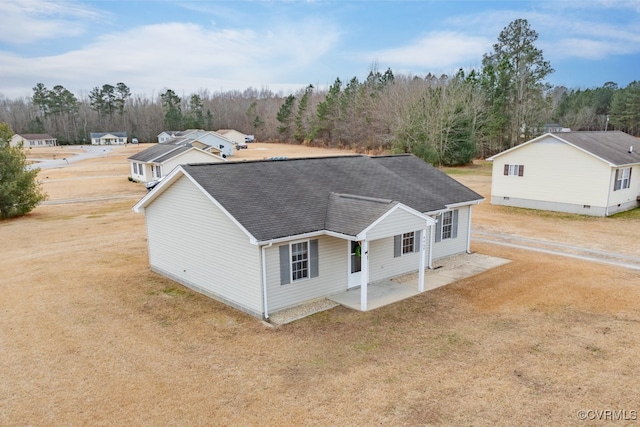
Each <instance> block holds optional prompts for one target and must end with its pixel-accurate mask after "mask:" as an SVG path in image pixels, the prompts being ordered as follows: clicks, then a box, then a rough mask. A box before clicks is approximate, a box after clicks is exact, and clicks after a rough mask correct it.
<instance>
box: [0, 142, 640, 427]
mask: <svg viewBox="0 0 640 427" xmlns="http://www.w3.org/2000/svg"><path fill="white" fill-rule="evenodd" d="M265 145H266V144H265ZM144 147H145V146H144V145H141V146H131V145H129V146H126V147H119V148H117V149H115V150H114V151H112V152H111V153H110V154H109V155H105V156H103V157H99V158H95V159H91V160H86V161H82V162H78V163H76V164H72V165H71V166H69V167H66V168H60V169H49V170H43V171H41V172H40V178H41V179H42V181H43V182H44V188H45V190H46V191H47V192H48V193H49V195H50V199H49V201H48V202H49V203H52V204H45V205H41V206H39V207H38V208H37V209H35V210H34V211H33V212H32V213H31V214H29V215H28V216H26V217H23V218H18V219H13V220H9V221H3V222H0V237H1V241H2V242H3V243H4V246H5V251H4V253H3V257H2V260H1V261H0V291H1V294H0V348H1V349H2V351H0V378H2V381H0V425H3V426H4V425H6V426H25V425H33V426H45V425H46V426H53V425H55V426H59V425H79V426H101V425H104V426H107V425H108V426H120V425H122V426H132V425H135V426H159V425H175V426H196V425H330V426H336V425H340V426H349V425H399V426H414V425H452V426H459V425H474V426H489V425H510V426H511V425H522V426H527V425H530V426H539V425H554V426H555V425H558V426H559V425H562V426H571V425H576V426H584V425H602V424H605V422H603V421H602V420H603V419H604V418H600V419H598V417H599V416H600V417H604V415H603V414H602V411H606V410H610V411H626V412H616V413H615V414H616V416H617V417H625V418H626V421H616V422H613V421H609V422H607V423H606V424H607V425H637V424H638V423H640V421H636V420H635V419H634V418H637V412H635V411H640V403H639V400H638V396H640V384H639V383H638V381H637V379H638V378H640V357H638V355H639V354H640V274H639V273H638V272H637V271H632V270H626V269H622V268H614V267H610V266H606V265H602V264H596V263H590V262H585V261H578V260H571V259H568V258H564V257H558V256H551V255H545V254H540V253H535V252H530V251H522V250H514V249H509V248H505V247H501V246H495V245H490V244H480V243H473V244H472V249H473V250H474V251H477V252H480V253H484V254H488V255H493V256H498V257H503V258H508V259H511V260H512V262H511V263H509V264H507V265H505V266H502V267H499V268H496V269H493V270H490V271H487V272H485V273H483V274H480V275H477V276H475V277H471V278H469V279H465V280H463V281H460V282H457V283H455V284H452V285H448V286H445V287H442V288H438V289H436V290H433V291H429V292H426V293H423V294H421V295H419V296H417V297H414V298H411V299H409V300H405V301H402V302H400V303H397V304H394V305H391V306H387V307H384V308H381V309H378V310H375V311H371V312H366V313H361V312H355V311H350V310H347V309H345V308H341V307H338V308H335V309H332V310H330V311H327V312H322V313H318V314H316V315H313V316H310V317H307V318H305V319H302V320H299V321H296V322H294V323H291V324H288V325H285V326H281V327H278V328H271V327H268V326H265V325H264V324H262V322H260V321H259V320H257V319H254V318H252V317H249V316H247V315H245V314H243V313H240V312H238V311H236V310H234V309H231V308H228V307H226V306H224V305H223V304H220V303H218V302H216V301H213V300H211V299H209V298H206V297H204V296H202V295H199V294H197V293H194V292H192V291H190V290H189V289H186V288H184V287H182V286H180V285H177V284H175V283H173V282H171V281H170V280H167V279H164V278H162V277H160V276H158V275H157V274H154V273H152V272H150V271H149V267H148V264H147V249H146V233H145V224H144V216H143V215H139V214H135V213H133V212H132V211H131V207H132V206H133V204H134V203H135V202H136V201H137V200H138V199H139V198H140V197H142V196H143V195H144V194H145V193H146V190H145V189H144V186H143V185H142V184H136V183H131V182H129V181H128V180H127V176H128V175H129V166H128V162H127V161H126V157H128V156H129V155H131V154H133V153H134V152H136V151H138V150H141V149H143V148H144ZM258 148H267V150H258ZM289 150H291V151H289ZM294 150H295V151H294ZM267 153H268V154H267ZM305 153H309V154H308V155H322V154H323V153H325V152H324V151H322V150H321V149H309V151H306V150H305V147H290V146H284V147H281V146H278V145H268V146H265V147H263V146H262V145H258V144H256V145H254V144H250V145H249V149H248V150H242V151H241V153H240V154H239V155H238V160H241V158H242V157H244V158H251V156H255V157H253V158H264V157H273V156H284V155H287V156H289V157H294V156H297V155H305ZM341 153H342V152H341ZM451 173H452V176H453V177H455V178H456V179H458V180H460V181H461V182H463V183H465V184H466V185H468V186H470V187H471V188H473V189H474V190H476V191H478V192H480V193H481V194H483V195H485V197H487V199H488V197H489V186H490V176H489V174H487V168H486V166H483V165H482V164H478V165H476V166H475V167H474V168H465V169H460V170H458V171H453V172H451ZM107 196H113V198H112V199H105V198H106V197H107ZM98 198H102V199H105V200H98ZM77 199H82V200H86V201H85V202H83V203H70V202H69V201H73V200H77ZM61 201H62V202H64V201H66V203H60V204H53V203H55V202H61ZM474 226H475V227H477V228H478V229H480V230H485V231H491V232H501V233H513V234H517V235H520V236H523V237H533V238H536V239H547V240H550V241H558V242H563V243H570V244H574V245H582V246H586V247H591V248H597V249H602V250H608V251H615V252H620V253H626V254H630V255H635V256H640V243H639V242H638V240H640V239H638V236H640V221H638V220H637V219H633V218H606V219H605V218H588V217H580V216H572V215H563V214H552V213H539V212H533V211H526V210H518V209H508V208H501V207H495V206H491V205H490V204H489V203H488V202H485V203H483V204H481V205H480V206H477V207H476V208H474ZM580 410H584V411H592V412H587V413H586V415H587V416H588V417H589V418H590V419H591V420H587V421H582V420H581V419H580V418H579V416H578V411H580ZM596 411H600V412H599V413H600V415H598V413H597V412H596Z"/></svg>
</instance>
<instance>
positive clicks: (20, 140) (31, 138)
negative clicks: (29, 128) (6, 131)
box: [9, 133, 58, 148]
mask: <svg viewBox="0 0 640 427" xmlns="http://www.w3.org/2000/svg"><path fill="white" fill-rule="evenodd" d="M21 144H22V147H23V148H35V147H55V146H56V145H58V140H57V139H56V138H54V137H52V136H51V135H49V134H48V133H23V134H17V133H16V134H15V135H13V136H12V137H11V139H10V140H9V145H10V146H11V147H17V146H18V145H21Z"/></svg>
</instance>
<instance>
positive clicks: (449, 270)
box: [328, 253, 510, 311]
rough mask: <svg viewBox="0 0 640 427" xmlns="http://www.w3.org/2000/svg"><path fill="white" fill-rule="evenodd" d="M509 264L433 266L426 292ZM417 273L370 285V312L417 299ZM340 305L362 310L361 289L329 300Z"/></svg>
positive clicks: (480, 260) (487, 260)
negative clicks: (405, 300)
mask: <svg viewBox="0 0 640 427" xmlns="http://www.w3.org/2000/svg"><path fill="white" fill-rule="evenodd" d="M508 262H510V261H509V260H507V259H503V258H496V257H491V256H488V255H482V254H477V253H474V254H462V255H456V256H453V257H449V258H445V259H443V260H438V261H435V262H434V266H433V267H434V268H433V269H431V270H429V269H427V270H425V275H424V290H425V291H429V290H432V289H436V288H439V287H440V286H444V285H448V284H450V283H453V282H457V281H458V280H462V279H465V278H467V277H471V276H475V275H476V274H479V273H482V272H483V271H486V270H489V269H492V268H495V267H499V266H501V265H504V264H506V263H508ZM419 293H420V292H419V291H418V273H417V272H415V273H412V274H408V275H404V276H400V277H396V278H393V279H390V280H383V281H380V282H374V283H370V284H369V286H368V287H367V311H368V310H375V309H376V308H379V307H383V306H385V305H388V304H393V303H395V302H398V301H401V300H403V299H406V298H410V297H412V296H415V295H418V294H419ZM328 299H330V300H331V301H334V302H336V303H338V304H340V305H343V306H345V307H348V308H352V309H354V310H360V288H359V287H357V288H353V289H349V290H348V291H346V292H341V293H339V294H336V295H332V296H330V297H328Z"/></svg>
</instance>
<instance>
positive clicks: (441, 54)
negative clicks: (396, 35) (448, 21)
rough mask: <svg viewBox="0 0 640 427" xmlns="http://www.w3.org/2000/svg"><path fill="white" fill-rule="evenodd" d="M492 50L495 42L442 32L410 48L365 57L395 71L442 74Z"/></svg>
mask: <svg viewBox="0 0 640 427" xmlns="http://www.w3.org/2000/svg"><path fill="white" fill-rule="evenodd" d="M490 47H491V41H490V40H488V39H487V38H485V37H478V36H469V35H465V34H463V33H460V32H450V31H441V32H432V33H430V34H427V35H426V36H424V37H422V38H420V39H418V40H415V41H413V42H412V43H410V44H408V45H406V46H402V47H397V48H392V49H385V50H379V51H373V52H368V53H367V54H366V55H365V57H366V58H368V59H370V60H371V59H374V60H377V61H379V62H380V63H383V64H391V65H392V68H394V67H396V66H399V67H402V68H415V67H420V68H424V69H426V70H427V71H441V70H443V69H449V68H451V67H459V66H464V65H467V64H469V63H475V62H478V60H479V58H481V57H482V54H483V53H485V52H486V51H487V49H488V48H490Z"/></svg>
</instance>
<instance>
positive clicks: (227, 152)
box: [158, 129, 235, 158]
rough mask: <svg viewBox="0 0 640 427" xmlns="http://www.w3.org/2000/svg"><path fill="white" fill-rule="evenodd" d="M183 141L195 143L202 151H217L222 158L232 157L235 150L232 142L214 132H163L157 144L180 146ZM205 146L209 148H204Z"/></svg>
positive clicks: (198, 130) (200, 130)
mask: <svg viewBox="0 0 640 427" xmlns="http://www.w3.org/2000/svg"><path fill="white" fill-rule="evenodd" d="M184 141H190V142H195V141H197V142H198V143H199V144H200V145H199V147H200V148H202V149H203V150H205V151H219V152H220V155H221V156H222V157H224V158H226V157H229V156H233V153H234V148H235V144H234V142H233V141H231V140H230V139H228V138H226V137H225V136H223V135H220V134H218V133H216V132H214V131H208V130H202V129H187V130H184V131H177V132H175V131H164V132H162V133H160V134H159V135H158V142H159V143H160V144H182V143H184ZM194 145H195V144H194ZM205 145H206V146H207V147H209V148H204V146H205ZM211 148H213V149H214V150H212V149H211Z"/></svg>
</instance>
